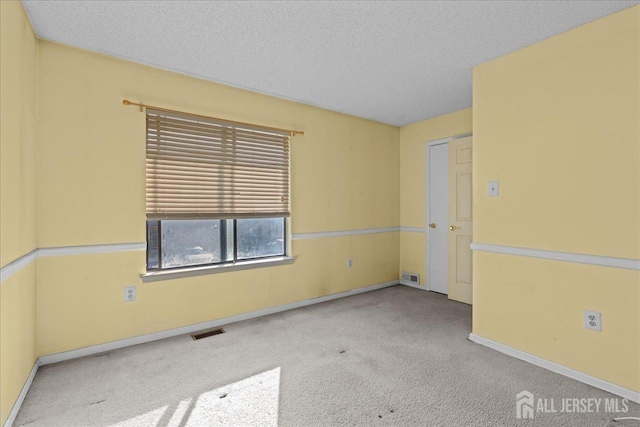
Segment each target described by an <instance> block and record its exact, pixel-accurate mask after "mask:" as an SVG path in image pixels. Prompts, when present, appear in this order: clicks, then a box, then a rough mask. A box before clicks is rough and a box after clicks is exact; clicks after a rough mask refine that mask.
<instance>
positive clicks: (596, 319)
mask: <svg viewBox="0 0 640 427" xmlns="http://www.w3.org/2000/svg"><path fill="white" fill-rule="evenodd" d="M584 327H585V328H586V329H591V330H592V331H598V332H602V313H600V312H597V311H591V310H585V311H584Z"/></svg>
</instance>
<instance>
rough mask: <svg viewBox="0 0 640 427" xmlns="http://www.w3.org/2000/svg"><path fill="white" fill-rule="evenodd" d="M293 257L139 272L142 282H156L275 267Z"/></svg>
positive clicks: (292, 259) (289, 261)
mask: <svg viewBox="0 0 640 427" xmlns="http://www.w3.org/2000/svg"><path fill="white" fill-rule="evenodd" d="M295 260H296V258H295V257H287V256H282V257H275V258H265V259H254V260H250V261H238V262H236V263H235V264H224V265H207V266H206V267H185V268H179V269H175V270H164V271H153V272H150V273H145V274H141V275H140V278H141V279H142V282H143V283H148V282H158V281H160V280H171V279H181V278H183V277H193V276H204V275H207V274H216V273H228V272H230V271H240V270H250V269H253V268H264V267H275V266H278V265H287V264H293V262H294V261H295Z"/></svg>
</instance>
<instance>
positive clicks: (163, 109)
mask: <svg viewBox="0 0 640 427" xmlns="http://www.w3.org/2000/svg"><path fill="white" fill-rule="evenodd" d="M122 104H123V105H135V106H137V107H140V111H142V109H143V108H151V109H152V110H158V111H165V112H167V113H178V114H188V115H190V116H195V117H202V118H205V119H213V120H221V121H224V122H228V123H234V124H237V125H248V126H257V127H261V128H264V129H269V130H275V131H279V132H289V133H290V134H291V136H296V135H304V131H302V130H290V129H281V128H274V127H270V126H262V125H256V124H253V123H246V122H238V121H235V120H227V119H221V118H220V117H212V116H203V115H200V114H193V113H187V112H184V111H178V110H169V109H168V108H160V107H154V106H153V105H146V104H139V103H137V102H131V101H129V100H128V99H123V100H122Z"/></svg>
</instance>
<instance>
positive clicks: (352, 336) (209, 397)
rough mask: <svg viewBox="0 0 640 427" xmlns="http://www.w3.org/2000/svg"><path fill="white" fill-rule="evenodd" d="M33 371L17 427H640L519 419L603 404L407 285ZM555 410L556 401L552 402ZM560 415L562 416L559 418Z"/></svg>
mask: <svg viewBox="0 0 640 427" xmlns="http://www.w3.org/2000/svg"><path fill="white" fill-rule="evenodd" d="M225 330H226V333H225V334H222V335H217V336H213V337H210V338H205V339H203V340H199V341H193V340H192V339H191V337H190V336H188V335H187V336H180V337H176V338H171V339H167V340H163V341H158V342H153V343H148V344H143V345H138V346H135V347H130V348H126V349H121V350H116V351H112V352H109V353H105V354H101V355H97V356H93V357H86V358H83V359H77V360H72V361H68V362H63V363H60V364H57V365H52V366H46V367H43V368H41V369H40V370H39V371H38V374H37V376H36V378H35V381H34V383H33V386H32V387H31V390H30V391H29V394H28V395H27V398H26V400H25V402H24V405H23V407H22V410H21V411H20V413H19V415H18V418H17V420H16V423H15V425H16V426H29V427H37V426H64V427H71V426H112V425H117V426H136V427H137V426H209V425H212V426H273V425H281V426H334V425H351V426H355V425H361V426H499V425H503V426H512V425H522V426H598V427H602V426H640V421H633V420H628V421H620V422H613V421H612V419H613V418H614V417H615V416H636V417H637V416H640V407H639V405H635V404H631V405H632V406H631V408H630V413H627V414H609V413H603V412H600V413H590V414H566V413H565V414H560V413H555V414H540V413H536V414H535V418H534V419H533V420H517V419H516V394H517V393H519V392H521V391H522V390H528V391H530V392H532V393H534V394H535V395H536V397H545V398H549V399H551V398H555V399H556V401H557V402H560V399H562V398H611V397H613V396H612V395H610V394H608V393H605V392H603V391H600V390H598V389H595V388H592V387H590V386H587V385H584V384H582V383H579V382H577V381H573V380H570V379H568V378H565V377H562V376H560V375H556V374H554V373H551V372H549V371H546V370H544V369H542V368H538V367H535V366H532V365H530V364H528V363H525V362H522V361H519V360H516V359H513V358H511V357H508V356H505V355H503V354H500V353H497V352H495V351H493V350H490V349H488V348H485V347H482V346H480V345H477V344H474V343H472V342H470V341H468V339H467V337H468V335H469V332H470V330H471V307H469V306H467V305H464V304H459V303H455V302H451V301H448V300H447V298H446V297H444V296H442V295H438V294H434V293H430V292H424V291H420V290H416V289H412V288H408V287H404V286H394V287H391V288H386V289H382V290H379V291H375V292H369V293H365V294H361V295H356V296H352V297H349V298H343V299H339V300H335V301H331V302H327V303H323V304H318V305H314V306H310V307H305V308H300V309H297V310H292V311H288V312H284V313H279V314H275V315H271V316H268V317H263V318H260V319H255V320H249V321H245V322H240V323H235V324H231V325H227V326H226V327H225ZM558 404H559V403H557V405H558ZM556 409H558V408H556Z"/></svg>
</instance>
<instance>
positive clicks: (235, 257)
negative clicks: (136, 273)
mask: <svg viewBox="0 0 640 427" xmlns="http://www.w3.org/2000/svg"><path fill="white" fill-rule="evenodd" d="M274 218H278V219H282V227H283V230H282V235H283V244H284V248H283V252H282V254H276V255H266V256H258V257H252V258H242V259H239V258H238V220H242V219H246V218H228V219H219V221H220V224H221V225H220V251H221V259H222V251H223V246H222V244H223V242H222V231H223V228H226V222H227V221H229V220H230V221H232V224H233V259H231V260H227V261H220V262H211V263H206V264H189V265H178V266H175V267H165V268H162V221H165V220H161V219H157V220H151V221H156V222H157V223H158V247H157V249H156V250H157V252H158V267H157V268H149V264H148V263H149V220H147V221H145V228H146V229H147V232H146V235H147V248H146V251H145V269H146V274H142V275H141V276H140V277H143V276H147V275H149V276H150V275H153V273H161V272H171V271H176V270H186V269H194V268H206V267H232V266H234V265H237V264H246V263H247V262H251V261H261V260H268V259H276V258H277V259H280V258H290V257H289V256H288V253H289V246H290V244H291V241H290V239H289V238H288V236H289V234H288V230H289V227H288V222H289V219H288V218H287V217H273V218H265V219H274ZM196 221H197V220H196ZM225 239H226V236H225ZM224 251H225V252H226V248H225V249H224Z"/></svg>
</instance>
